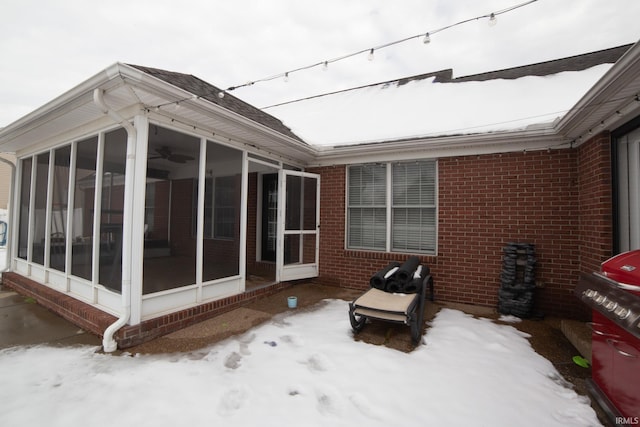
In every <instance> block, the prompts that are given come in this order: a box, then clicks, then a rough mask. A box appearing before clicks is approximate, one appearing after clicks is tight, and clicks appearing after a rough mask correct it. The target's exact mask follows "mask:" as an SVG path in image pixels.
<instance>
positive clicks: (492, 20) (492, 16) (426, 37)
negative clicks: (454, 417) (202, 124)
mask: <svg viewBox="0 0 640 427" xmlns="http://www.w3.org/2000/svg"><path fill="white" fill-rule="evenodd" d="M537 1H538V0H528V1H526V2H524V3H520V4H517V5H514V6H511V7H508V8H506V9H502V10H498V11H495V12H491V13H487V14H484V15H480V16H475V17H473V18H468V19H464V20H462V21H458V22H456V23H454V24H450V25H447V26H445V27H442V28H438V29H435V30H431V31H428V32H427V33H420V34H417V35H414V36H409V37H405V38H403V39H400V40H395V41H392V42H389V43H385V44H383V45H380V46H375V47H371V48H367V49H362V50H359V51H357V52H353V53H349V54H346V55H343V56H340V57H337V58H333V59H329V60H325V61H321V62H316V63H314V64H310V65H305V66H303V67H299V68H296V69H293V70H289V71H287V72H284V73H278V74H275V75H272V76H268V77H263V78H261V79H257V80H253V81H250V82H248V83H245V84H241V85H237V86H230V87H228V88H227V89H225V90H223V91H221V92H220V93H219V94H218V97H220V98H223V97H224V92H231V91H233V90H236V89H239V88H242V87H247V86H252V85H254V84H256V83H262V82H268V81H271V80H275V79H277V78H283V77H286V76H288V75H289V74H291V73H295V72H298V71H304V70H308V69H311V68H315V67H322V69H323V70H326V69H327V67H328V65H329V64H330V63H334V62H338V61H342V60H345V59H348V58H351V57H353V56H356V55H361V54H363V53H366V52H369V56H368V59H369V60H370V61H373V58H374V54H373V53H374V51H376V50H379V49H384V48H386V47H390V46H395V45H397V44H400V43H404V42H407V41H409V40H413V39H416V38H422V42H423V43H425V44H428V43H429V42H430V41H431V36H432V35H433V34H436V33H439V32H442V31H445V30H448V29H451V28H453V27H457V26H458V25H463V24H466V23H468V22H472V21H478V20H480V19H486V18H488V19H489V25H491V26H493V25H495V24H496V22H497V17H498V15H502V14H505V13H508V12H511V11H513V10H516V9H519V8H521V7H524V6H528V5H530V4H532V3H535V2H537Z"/></svg>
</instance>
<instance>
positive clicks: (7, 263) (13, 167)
mask: <svg viewBox="0 0 640 427" xmlns="http://www.w3.org/2000/svg"><path fill="white" fill-rule="evenodd" d="M0 162H2V163H6V164H8V165H9V167H10V168H11V187H10V188H11V190H10V193H9V199H8V200H9V202H8V204H9V206H7V229H6V230H5V232H6V233H7V246H6V248H7V249H6V250H5V264H4V266H5V267H4V268H3V269H2V270H0V274H1V273H4V272H5V271H8V270H9V266H10V265H11V262H10V259H11V247H12V246H11V237H12V233H11V232H10V231H9V227H10V226H11V211H12V210H13V203H11V202H12V200H13V186H14V185H15V181H16V165H14V164H13V163H12V162H10V161H9V160H7V159H5V158H4V157H0Z"/></svg>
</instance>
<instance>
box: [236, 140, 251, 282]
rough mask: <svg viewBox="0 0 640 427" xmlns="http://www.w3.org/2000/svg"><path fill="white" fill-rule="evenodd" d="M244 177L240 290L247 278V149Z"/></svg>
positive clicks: (241, 206)
mask: <svg viewBox="0 0 640 427" xmlns="http://www.w3.org/2000/svg"><path fill="white" fill-rule="evenodd" d="M241 174H242V179H241V189H240V192H241V194H240V200H241V202H240V253H239V257H240V259H239V260H238V264H239V269H240V271H239V273H240V287H241V289H240V291H241V292H244V291H245V289H246V281H247V280H246V279H247V209H248V206H247V205H248V200H247V199H248V194H249V156H248V154H247V152H246V151H243V152H242V171H241Z"/></svg>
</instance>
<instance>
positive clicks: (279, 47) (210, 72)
mask: <svg viewBox="0 0 640 427" xmlns="http://www.w3.org/2000/svg"><path fill="white" fill-rule="evenodd" d="M524 2H525V0H482V1H478V0H394V1H390V0H323V1H318V0H316V1H308V0H233V1H229V0H227V1H223V0H180V1H176V0H111V1H108V2H105V1H95V0H49V1H42V0H19V1H9V0H5V1H4V2H3V5H2V13H1V18H0V54H1V55H2V56H1V60H0V63H1V64H2V65H1V66H0V127H2V126H6V125H8V124H9V123H11V122H13V121H14V120H17V119H18V118H20V117H22V116H24V115H25V114H27V113H29V112H31V111H33V110H34V109H36V108H38V107H40V106H42V105H43V104H45V103H46V102H48V101H50V100H52V99H54V98H55V97H57V96H59V95H61V94H62V93H64V92H65V91H67V90H69V89H71V88H72V87H74V86H76V85H78V84H80V83H81V82H83V81H84V80H86V79H88V78H89V77H91V76H93V75H94V74H96V73H98V72H99V71H101V70H103V69H105V68H106V67H108V66H109V65H111V64H113V63H115V62H124V63H132V64H139V65H146V66H150V67H157V68H163V69H167V70H171V71H179V72H183V73H189V74H194V75H196V76H198V77H200V78H202V79H204V80H206V81H208V82H209V83H211V84H214V85H216V86H218V87H222V88H226V87H229V86H236V85H239V84H243V83H246V82H248V81H253V80H257V79H260V78H263V77H268V76H272V75H276V74H279V73H284V72H286V71H289V70H292V69H295V68H298V67H302V66H306V65H310V64H314V63H317V62H321V61H324V60H330V59H333V58H336V57H340V56H342V55H346V54H349V53H352V52H356V51H359V50H363V49H369V48H372V47H376V46H379V45H382V44H385V43H388V42H392V41H395V40H399V39H402V38H405V37H409V36H413V35H416V34H421V33H426V32H428V31H433V30H436V29H439V28H442V27H444V26H447V25H450V24H453V23H456V22H458V21H461V20H464V19H468V18H473V17H476V16H479V15H484V14H488V13H491V12H494V11H499V10H502V9H505V8H508V7H510V6H514V5H517V4H520V3H524ZM638 17H640V1H638V0H538V1H537V2H535V3H532V4H530V5H527V6H525V7H522V8H520V9H517V10H514V11H512V12H509V13H506V14H503V15H500V16H498V22H497V25H495V26H489V25H488V20H487V19H483V20H478V21H473V22H470V23H467V24H464V25H460V26H457V27H455V28H452V29H449V30H446V31H442V32H440V33H438V34H434V35H433V36H432V37H431V43H430V44H427V45H425V44H424V43H423V42H422V39H421V38H420V39H415V40H410V41H408V42H405V43H402V44H400V45H396V46H392V47H389V48H386V49H381V50H379V51H377V52H376V53H375V59H374V60H373V61H368V59H367V55H366V54H362V55H359V56H357V57H353V58H350V59H347V60H344V61H340V62H336V63H333V64H331V65H330V66H329V68H328V70H326V71H323V70H322V68H321V67H318V68H314V69H311V70H306V71H301V72H298V73H292V74H291V75H290V78H289V81H288V82H286V83H285V82H284V81H283V79H280V78H278V79H276V80H274V81H271V82H266V83H258V84H255V85H253V86H250V87H246V88H241V89H238V90H236V91H234V95H236V96H238V97H240V98H242V99H244V100H246V101H248V102H250V103H252V104H253V105H255V106H257V107H265V106H268V105H271V104H275V103H278V102H282V101H287V100H292V99H297V98H301V97H305V96H310V95H314V94H319V93H324V92H328V91H334V90H340V89H345V88H349V87H354V86H360V85H365V84H370V83H375V82H380V81H386V80H391V79H396V78H400V77H405V76H410V75H415V74H421V73H426V72H430V71H436V70H440V69H445V68H453V71H454V75H456V76H460V75H468V74H473V73H479V72H484V71H491V70H497V69H501V68H506V67H512V66H519V65H526V64H529V63H533V62H539V61H545V60H550V59H556V58H561V57H565V56H570V55H576V54H580V53H585V52H590V51H594V50H599V49H605V48H609V47H614V46H619V45H622V44H626V43H634V42H636V41H638V39H640V25H638V23H637V20H638Z"/></svg>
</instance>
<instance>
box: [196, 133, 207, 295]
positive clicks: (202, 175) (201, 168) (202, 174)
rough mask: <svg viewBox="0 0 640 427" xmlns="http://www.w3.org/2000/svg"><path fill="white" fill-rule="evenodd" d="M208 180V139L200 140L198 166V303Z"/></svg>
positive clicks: (200, 286)
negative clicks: (205, 195)
mask: <svg viewBox="0 0 640 427" xmlns="http://www.w3.org/2000/svg"><path fill="white" fill-rule="evenodd" d="M206 178H207V139H206V138H202V139H200V164H199V165H198V204H197V207H198V211H197V222H196V284H197V285H198V290H197V293H196V301H197V302H200V301H202V272H203V262H204V260H203V257H204V194H205V192H204V190H205V185H206Z"/></svg>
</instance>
